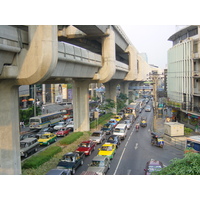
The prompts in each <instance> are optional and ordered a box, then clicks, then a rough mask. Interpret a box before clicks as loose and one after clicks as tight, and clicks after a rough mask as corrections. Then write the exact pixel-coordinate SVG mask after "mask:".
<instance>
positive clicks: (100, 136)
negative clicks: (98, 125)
mask: <svg viewBox="0 0 200 200" xmlns="http://www.w3.org/2000/svg"><path fill="white" fill-rule="evenodd" d="M90 139H91V140H92V141H93V142H95V143H97V144H99V143H102V142H103V140H105V139H106V134H105V132H103V131H95V132H93V133H92V134H91V136H90Z"/></svg>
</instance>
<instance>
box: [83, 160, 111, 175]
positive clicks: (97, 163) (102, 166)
mask: <svg viewBox="0 0 200 200" xmlns="http://www.w3.org/2000/svg"><path fill="white" fill-rule="evenodd" d="M88 166H89V167H88V169H87V172H95V173H97V174H98V175H105V174H106V172H107V171H108V170H109V169H110V159H109V158H108V157H106V156H95V157H94V158H93V160H92V162H91V163H90V164H89V165H88Z"/></svg>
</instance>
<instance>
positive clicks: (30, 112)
mask: <svg viewBox="0 0 200 200" xmlns="http://www.w3.org/2000/svg"><path fill="white" fill-rule="evenodd" d="M40 114H41V108H40V107H36V115H40ZM33 116H34V106H31V107H30V108H28V109H26V110H20V112H19V118H20V121H24V123H25V124H28V123H29V119H30V118H31V117H33Z"/></svg>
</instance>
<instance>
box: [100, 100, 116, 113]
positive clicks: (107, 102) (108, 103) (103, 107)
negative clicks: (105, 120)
mask: <svg viewBox="0 0 200 200" xmlns="http://www.w3.org/2000/svg"><path fill="white" fill-rule="evenodd" d="M112 108H115V102H114V101H113V100H112V99H106V100H105V102H104V104H103V105H101V106H100V109H101V110H106V111H107V112H111V110H112Z"/></svg>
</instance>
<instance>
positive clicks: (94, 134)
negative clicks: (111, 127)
mask: <svg viewBox="0 0 200 200" xmlns="http://www.w3.org/2000/svg"><path fill="white" fill-rule="evenodd" d="M92 136H95V137H100V133H96V132H94V133H92Z"/></svg>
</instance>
